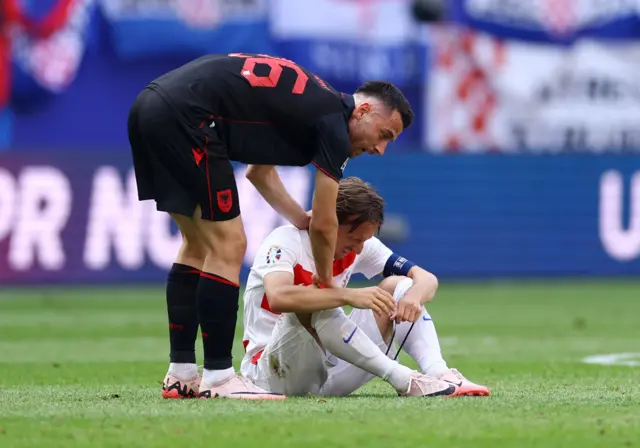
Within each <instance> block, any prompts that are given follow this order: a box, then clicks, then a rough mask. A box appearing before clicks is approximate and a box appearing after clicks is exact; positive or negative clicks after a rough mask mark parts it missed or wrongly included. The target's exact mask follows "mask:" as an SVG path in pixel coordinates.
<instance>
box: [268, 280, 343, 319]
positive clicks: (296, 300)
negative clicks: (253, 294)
mask: <svg viewBox="0 0 640 448" xmlns="http://www.w3.org/2000/svg"><path fill="white" fill-rule="evenodd" d="M267 300H268V301H269V306H270V307H271V310H272V311H275V312H277V313H313V312H315V311H323V310H330V309H333V308H338V307H341V306H345V305H346V304H347V302H346V300H345V290H344V289H343V288H334V289H318V288H314V287H308V286H282V287H279V288H277V289H275V290H274V291H269V293H268V294H267Z"/></svg>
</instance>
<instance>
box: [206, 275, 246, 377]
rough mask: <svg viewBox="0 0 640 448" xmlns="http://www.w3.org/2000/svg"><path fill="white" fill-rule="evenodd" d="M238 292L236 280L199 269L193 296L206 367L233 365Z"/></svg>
mask: <svg viewBox="0 0 640 448" xmlns="http://www.w3.org/2000/svg"><path fill="white" fill-rule="evenodd" d="M239 295H240V287H239V285H237V284H236V283H233V282H231V281H229V280H227V279H225V278H223V277H220V276H218V275H215V274H209V273H207V272H201V273H200V281H199V282H198V291H197V294H196V297H197V305H198V318H199V320H200V328H201V330H202V344H203V348H204V368H205V369H206V370H225V369H229V368H231V367H232V355H231V351H232V349H233V339H234V334H235V331H236V321H237V318H238V299H239Z"/></svg>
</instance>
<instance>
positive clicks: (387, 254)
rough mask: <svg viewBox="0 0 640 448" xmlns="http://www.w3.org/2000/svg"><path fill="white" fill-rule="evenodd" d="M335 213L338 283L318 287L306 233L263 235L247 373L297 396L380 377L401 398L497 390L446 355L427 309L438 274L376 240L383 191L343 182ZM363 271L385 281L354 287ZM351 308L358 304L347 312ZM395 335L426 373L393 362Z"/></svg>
mask: <svg viewBox="0 0 640 448" xmlns="http://www.w3.org/2000/svg"><path fill="white" fill-rule="evenodd" d="M336 210H337V215H338V222H339V224H340V225H339V230H338V238H337V244H336V250H335V261H334V264H333V275H334V279H333V280H334V285H337V286H339V287H337V288H322V287H321V288H317V287H316V286H314V281H313V276H314V273H315V272H314V269H315V263H314V261H313V254H312V250H311V245H310V242H309V235H308V231H306V230H298V229H297V228H296V227H294V226H283V227H279V228H277V229H275V230H274V231H273V232H272V233H271V234H270V235H269V236H268V237H267V238H266V239H265V241H264V242H263V244H262V246H261V248H260V249H259V251H258V255H256V258H255V261H254V264H253V266H252V269H251V273H250V274H249V278H248V282H247V287H246V290H245V293H244V304H245V306H244V325H245V330H244V338H243V343H244V346H245V350H246V354H245V356H244V359H243V360H242V367H241V371H242V374H243V375H244V376H245V377H246V378H248V379H249V380H251V381H252V382H253V383H255V384H256V385H257V386H258V387H261V388H264V389H266V390H270V391H273V392H276V393H283V394H286V395H290V396H296V395H307V394H312V395H334V396H335V395H337V396H343V395H348V394H350V393H351V392H353V391H355V390H356V389H358V388H359V387H361V386H362V385H364V384H365V383H367V382H368V381H370V380H371V379H373V377H374V376H377V377H379V378H382V379H383V380H384V381H386V382H388V383H389V384H391V386H393V387H394V388H395V390H396V391H397V392H398V394H399V395H403V396H423V397H428V396H439V395H440V396H458V395H489V390H488V389H487V388H486V387H485V386H480V385H477V384H474V383H472V382H471V381H469V380H467V379H466V378H465V377H464V376H462V374H461V373H460V372H458V370H456V369H452V368H449V367H448V366H447V363H446V362H445V361H444V359H443V358H442V354H441V352H440V345H439V343H438V336H437V334H436V330H435V327H434V324H433V320H432V318H431V316H430V315H429V313H428V312H427V311H426V310H425V309H424V307H423V305H424V304H425V303H426V302H429V301H431V300H432V299H433V297H434V295H435V293H436V290H437V288H438V281H437V279H436V277H435V276H434V275H433V274H431V273H429V272H427V271H425V270H424V269H422V268H420V267H419V266H417V265H414V264H413V263H411V262H410V261H408V260H406V259H405V258H402V257H399V256H398V255H395V254H394V253H393V252H392V251H391V250H390V249H389V248H387V247H386V246H385V245H384V244H382V243H381V242H380V241H379V240H378V239H377V238H375V237H374V234H375V233H376V232H377V230H378V229H379V227H380V225H381V224H382V222H383V219H384V200H383V199H382V198H381V197H380V196H379V195H378V193H377V192H376V191H375V189H374V188H373V187H372V186H371V185H370V184H368V183H365V182H363V181H362V180H360V179H358V178H354V177H350V178H347V179H344V180H342V181H341V182H340V185H339V192H338V200H337V208H336ZM355 273H361V274H363V275H365V276H366V277H367V278H369V279H371V278H373V277H375V276H377V275H379V274H381V275H383V276H384V277H385V279H384V280H383V281H382V282H381V283H380V284H379V285H378V286H374V287H369V288H346V286H347V283H348V282H349V279H350V278H351V276H352V275H353V274H355ZM345 305H350V306H351V307H352V308H353V311H351V313H350V314H349V315H348V316H347V315H346V314H345V312H344V311H343V309H342V307H343V306H345ZM394 334H395V337H392V336H393V335H394ZM393 341H396V343H397V344H402V349H403V350H404V351H405V352H407V353H408V354H409V355H410V356H411V357H412V358H413V359H414V360H415V361H416V363H417V364H418V365H419V367H420V372H418V371H414V370H412V369H410V368H408V367H406V366H403V365H402V364H400V363H398V362H397V361H395V360H394V359H393V358H395V356H396V353H397V350H399V347H395V346H393V345H394V342H393Z"/></svg>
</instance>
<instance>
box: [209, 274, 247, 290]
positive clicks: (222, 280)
mask: <svg viewBox="0 0 640 448" xmlns="http://www.w3.org/2000/svg"><path fill="white" fill-rule="evenodd" d="M200 277H204V278H208V279H209V280H215V281H217V282H220V283H225V284H227V285H231V286H235V287H236V288H239V287H240V285H239V284H237V283H234V282H232V281H230V280H227V279H226V278H223V277H220V276H219V275H216V274H209V273H208V272H200Z"/></svg>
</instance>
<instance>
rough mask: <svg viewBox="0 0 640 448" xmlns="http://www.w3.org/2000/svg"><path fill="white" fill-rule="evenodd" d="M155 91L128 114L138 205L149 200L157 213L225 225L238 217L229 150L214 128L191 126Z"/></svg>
mask: <svg viewBox="0 0 640 448" xmlns="http://www.w3.org/2000/svg"><path fill="white" fill-rule="evenodd" d="M185 116H186V114H185V112H183V111H178V110H176V109H175V108H174V107H173V106H172V105H170V104H169V103H167V102H166V101H165V100H164V99H163V98H162V97H161V96H160V95H159V94H158V93H156V92H155V91H153V90H150V89H148V88H146V89H144V90H143V91H142V93H140V95H138V97H137V98H136V100H135V102H134V103H133V106H132V107H131V111H130V112H129V120H128V130H129V142H130V144H131V153H132V155H133V168H134V171H135V176H136V182H137V184H138V198H139V199H140V200H141V201H145V200H149V199H153V200H155V201H156V206H157V209H158V210H161V211H164V212H169V213H176V214H180V215H184V216H189V217H192V216H193V215H194V212H195V210H196V207H197V206H198V205H199V206H200V208H201V209H202V218H203V219H207V220H210V221H227V220H229V219H233V218H235V217H237V216H239V215H240V204H239V203H238V189H237V187H236V180H235V176H234V174H233V166H232V165H231V161H230V160H229V158H228V155H227V154H228V152H227V148H226V146H225V145H224V143H223V142H222V141H221V140H220V139H219V138H218V136H217V134H216V133H215V130H213V129H209V127H208V126H206V124H205V125H204V126H203V125H201V124H200V123H190V122H189V121H188V120H187V119H186V118H185Z"/></svg>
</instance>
